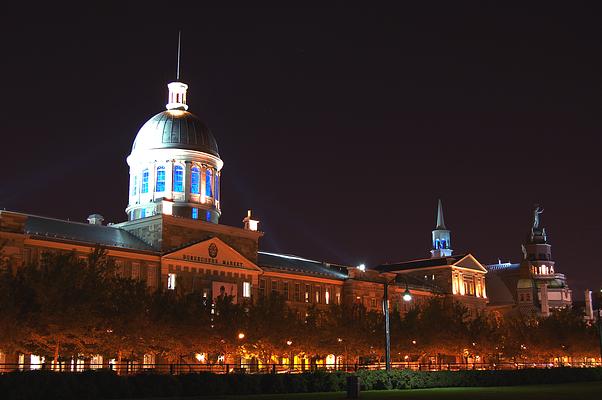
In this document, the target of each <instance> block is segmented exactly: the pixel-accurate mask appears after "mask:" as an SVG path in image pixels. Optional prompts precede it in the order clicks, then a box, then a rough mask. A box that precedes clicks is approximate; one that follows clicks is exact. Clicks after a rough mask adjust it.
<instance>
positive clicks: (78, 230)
mask: <svg viewBox="0 0 602 400" xmlns="http://www.w3.org/2000/svg"><path fill="white" fill-rule="evenodd" d="M25 233H26V234H28V235H30V236H32V237H38V238H43V239H50V240H58V241H69V242H80V243H82V244H87V245H100V246H106V247H117V248H124V249H131V250H143V251H151V252H154V251H153V248H152V247H151V246H149V245H147V244H146V243H144V242H143V241H142V240H140V239H138V238H137V237H135V236H134V235H132V234H131V233H129V232H127V231H125V230H123V229H119V228H115V227H112V226H105V225H93V224H85V223H81V222H73V221H65V220H61V219H54V218H46V217H39V216H36V215H27V220H26V221H25Z"/></svg>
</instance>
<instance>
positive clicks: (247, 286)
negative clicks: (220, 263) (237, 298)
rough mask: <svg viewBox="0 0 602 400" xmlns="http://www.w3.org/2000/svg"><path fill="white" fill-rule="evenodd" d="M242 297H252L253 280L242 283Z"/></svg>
mask: <svg viewBox="0 0 602 400" xmlns="http://www.w3.org/2000/svg"><path fill="white" fill-rule="evenodd" d="M242 297H247V298H249V297H251V282H243V283H242Z"/></svg>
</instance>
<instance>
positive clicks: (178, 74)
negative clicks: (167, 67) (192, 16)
mask: <svg viewBox="0 0 602 400" xmlns="http://www.w3.org/2000/svg"><path fill="white" fill-rule="evenodd" d="M181 43H182V30H181V29H180V30H178V69H177V71H176V80H177V81H179V80H180V55H181Z"/></svg>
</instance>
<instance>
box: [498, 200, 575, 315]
mask: <svg viewBox="0 0 602 400" xmlns="http://www.w3.org/2000/svg"><path fill="white" fill-rule="evenodd" d="M539 214H541V212H540V213H539ZM522 251H523V259H522V261H521V262H520V263H516V264H513V263H509V262H508V263H502V262H498V263H497V264H491V265H488V266H487V270H488V271H489V275H488V277H489V289H490V295H491V303H492V304H491V307H492V308H496V309H499V310H501V311H505V312H511V311H513V310H514V311H518V312H520V313H523V314H527V315H540V316H547V315H549V314H550V310H552V309H555V308H563V307H570V306H571V304H572V291H571V289H570V288H569V286H568V283H567V281H566V277H565V275H564V274H562V273H559V272H558V271H557V269H556V263H555V262H554V260H553V258H552V246H551V245H550V244H549V243H548V236H547V234H546V230H545V228H544V227H541V226H539V216H537V219H536V221H535V222H534V224H533V226H532V227H531V229H530V231H529V233H528V234H527V237H526V239H525V242H524V243H523V245H522Z"/></svg>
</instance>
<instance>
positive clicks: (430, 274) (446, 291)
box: [374, 200, 488, 311]
mask: <svg viewBox="0 0 602 400" xmlns="http://www.w3.org/2000/svg"><path fill="white" fill-rule="evenodd" d="M452 252H453V251H452V249H451V232H450V231H449V230H448V229H447V228H446V227H445V222H444V219H443V205H442V204H441V200H439V203H438V206H437V224H436V226H435V229H434V230H433V232H432V249H431V257H430V258H425V259H418V260H411V261H403V262H397V263H391V264H382V265H378V266H376V267H374V269H375V270H376V271H378V272H381V273H385V272H388V273H395V274H399V275H401V276H402V277H404V278H405V279H406V280H407V281H408V283H410V282H412V283H414V284H416V285H422V286H424V287H429V288H430V292H431V293H432V294H438V295H443V296H450V297H452V298H453V299H454V300H457V301H459V302H461V303H462V304H464V305H465V306H466V307H467V308H468V309H469V310H471V311H474V310H484V309H485V307H486V305H487V303H488V299H487V289H486V284H485V274H487V270H486V268H485V267H484V266H483V265H482V264H481V263H480V262H479V261H478V260H477V259H476V258H475V257H474V256H473V255H471V254H462V255H452Z"/></svg>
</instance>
